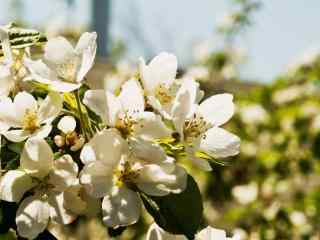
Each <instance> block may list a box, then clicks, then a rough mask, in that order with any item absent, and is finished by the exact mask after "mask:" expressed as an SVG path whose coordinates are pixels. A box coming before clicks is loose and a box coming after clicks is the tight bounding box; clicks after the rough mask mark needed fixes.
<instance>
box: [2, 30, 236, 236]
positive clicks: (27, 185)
mask: <svg viewBox="0 0 320 240" xmlns="http://www.w3.org/2000/svg"><path fill="white" fill-rule="evenodd" d="M9 36H10V29H8V28H1V29H0V37H1V38H0V40H1V43H2V49H3V53H4V60H3V61H2V62H0V81H1V84H0V92H1V101H0V126H1V132H0V133H1V135H2V136H4V138H3V142H2V146H1V151H2V155H1V159H2V162H1V167H2V169H3V170H2V177H1V181H0V199H1V200H3V201H7V202H15V203H17V206H18V210H17V212H16V219H15V222H16V226H17V233H18V234H19V235H20V236H22V237H25V238H28V239H34V238H36V237H37V236H38V235H39V234H40V233H41V232H43V231H44V230H45V229H46V228H47V226H48V223H49V221H53V222H56V223H59V224H69V223H71V222H73V221H74V220H75V219H76V218H77V216H79V215H90V214H98V215H99V214H100V211H99V212H98V213H92V212H89V211H90V209H91V208H92V206H91V205H99V206H100V207H99V209H101V215H102V221H103V222H104V224H105V225H106V226H107V227H109V228H119V227H125V226H128V225H131V224H134V223H136V222H137V221H138V219H139V217H140V214H141V208H142V205H145V207H146V209H147V210H148V212H149V213H150V214H151V215H152V216H153V217H154V219H155V221H156V222H157V223H159V225H160V226H161V227H163V228H164V229H165V230H170V229H171V232H174V233H179V234H185V235H186V236H188V238H193V237H194V235H195V234H196V232H197V230H198V229H199V225H200V221H198V222H197V220H198V219H197V218H196V217H195V218H194V219H195V220H196V221H195V223H194V226H193V228H194V229H195V230H194V231H191V230H190V229H188V230H183V231H180V232H179V231H178V232H177V231H173V230H172V227H171V226H168V223H164V222H163V221H160V220H159V218H157V217H156V216H158V215H159V214H160V215H161V219H167V218H169V217H171V215H170V214H168V213H165V212H164V211H162V205H161V204H165V203H166V201H169V203H170V201H171V200H170V199H171V198H173V199H175V201H176V202H177V201H183V198H185V197H186V195H187V194H191V195H192V194H199V193H198V189H197V187H196V186H194V185H193V182H194V181H193V180H190V179H191V178H192V177H191V176H189V175H188V173H187V171H186V170H185V168H184V166H183V164H181V163H180V162H181V160H182V159H185V160H186V161H189V160H190V162H191V163H192V164H193V165H194V166H196V167H198V168H199V169H202V170H205V171H210V170H211V169H212V166H211V164H210V161H214V160H215V159H216V158H224V157H228V156H233V155H236V154H237V153H238V151H239V143H240V140H239V138H238V137H237V136H235V135H233V134H231V133H229V132H227V131H226V130H224V129H223V128H222V127H221V126H222V125H223V124H225V123H226V122H227V121H228V120H229V119H230V118H231V117H232V115H233V113H234V104H233V97H232V95H231V94H218V95H214V96H211V97H209V98H206V99H204V100H203V96H204V93H203V91H201V90H200V89H199V84H198V83H197V82H196V81H195V80H193V79H190V78H184V79H177V78H176V74H177V68H178V64H177V59H176V57H175V56H174V55H172V54H169V53H160V54H159V55H158V56H156V57H155V58H154V59H153V60H151V61H150V62H149V63H148V64H146V63H145V61H144V60H143V59H141V60H140V65H139V69H138V73H137V74H135V75H134V76H132V77H131V78H128V79H126V80H125V81H123V82H121V84H119V85H118V87H115V88H113V89H112V90H111V89H110V88H108V87H106V88H105V89H96V90H90V89H88V88H87V87H86V84H85V83H84V82H85V80H86V75H87V73H88V71H89V70H90V69H91V68H92V66H93V64H94V59H95V54H96V48H97V46H96V38H97V35H96V33H84V34H83V35H82V36H81V37H80V39H79V41H78V43H77V44H76V46H75V47H73V46H72V45H71V44H70V43H69V42H68V41H67V40H66V39H65V38H63V37H57V38H53V39H50V40H49V41H48V42H47V43H46V45H45V47H44V54H43V55H41V56H33V55H31V54H30V51H28V49H24V48H20V49H13V48H11V46H10V37H9ZM22 71H23V74H22V73H21V72H22ZM12 149H13V150H12ZM8 152H14V154H15V155H14V157H13V158H12V159H11V158H10V157H9V156H8V155H6V153H8ZM191 197H193V196H191ZM195 198H196V199H200V203H198V204H199V206H200V207H199V211H200V213H199V214H198V215H199V218H201V216H202V202H201V197H198V196H196V197H195ZM177 199H178V200H177ZM179 199H181V200H179ZM173 204H175V203H173ZM155 205H158V206H155ZM176 207H177V208H179V206H176ZM156 210H158V212H156ZM172 211H176V210H172ZM157 214H158V215H157ZM192 214H193V212H190V215H191V217H192ZM168 215H169V216H168ZM173 216H175V215H173ZM178 217H179V216H178ZM172 219H173V221H174V217H173V218H172ZM172 219H171V220H172ZM177 224H179V222H178V221H177ZM200 234H201V233H200ZM201 239H203V238H201ZM205 239H209V238H205Z"/></svg>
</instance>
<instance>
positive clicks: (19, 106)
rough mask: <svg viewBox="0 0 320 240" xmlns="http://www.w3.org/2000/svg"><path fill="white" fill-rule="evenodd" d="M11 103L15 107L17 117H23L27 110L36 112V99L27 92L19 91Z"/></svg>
mask: <svg viewBox="0 0 320 240" xmlns="http://www.w3.org/2000/svg"><path fill="white" fill-rule="evenodd" d="M13 104H14V106H15V108H16V111H17V112H16V114H17V118H18V119H21V120H22V119H23V118H24V115H25V113H26V112H27V111H33V112H37V110H38V103H37V101H36V99H35V98H34V97H33V96H32V95H31V94H30V93H27V92H19V93H18V94H17V95H16V96H15V98H14V100H13Z"/></svg>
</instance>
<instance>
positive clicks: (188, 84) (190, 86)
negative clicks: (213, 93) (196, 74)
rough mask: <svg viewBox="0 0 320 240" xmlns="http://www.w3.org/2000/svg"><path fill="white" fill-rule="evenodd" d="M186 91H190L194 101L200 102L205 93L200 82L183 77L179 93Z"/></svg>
mask: <svg viewBox="0 0 320 240" xmlns="http://www.w3.org/2000/svg"><path fill="white" fill-rule="evenodd" d="M184 91H188V92H189V94H190V99H191V102H192V103H198V102H199V101H200V100H201V99H202V97H203V95H204V92H203V91H202V90H200V84H199V83H198V82H197V81H195V80H194V79H192V78H184V79H182V81H181V87H180V88H179V91H178V93H179V92H184Z"/></svg>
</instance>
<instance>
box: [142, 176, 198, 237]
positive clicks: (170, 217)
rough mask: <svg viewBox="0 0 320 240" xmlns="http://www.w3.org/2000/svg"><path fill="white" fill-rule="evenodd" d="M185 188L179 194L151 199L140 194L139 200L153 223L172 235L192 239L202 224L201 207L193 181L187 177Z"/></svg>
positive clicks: (195, 184) (196, 187)
mask: <svg viewBox="0 0 320 240" xmlns="http://www.w3.org/2000/svg"><path fill="white" fill-rule="evenodd" d="M187 181H188V182H187V188H186V190H185V191H184V192H182V193H180V194H169V195H167V196H164V197H152V196H147V195H146V194H144V193H141V194H140V195H141V199H142V201H143V204H144V206H145V208H146V209H147V211H148V212H149V213H150V215H152V217H153V218H154V220H155V222H156V223H157V224H158V225H159V226H160V227H161V228H163V229H164V230H165V231H167V232H170V233H172V234H183V235H185V236H186V237H187V238H188V239H194V236H195V234H196V232H197V231H198V229H199V226H200V224H201V222H202V217H203V205H202V198H201V194H200V190H199V188H198V185H197V183H196V182H195V180H194V179H193V178H192V177H191V176H190V175H188V180H187Z"/></svg>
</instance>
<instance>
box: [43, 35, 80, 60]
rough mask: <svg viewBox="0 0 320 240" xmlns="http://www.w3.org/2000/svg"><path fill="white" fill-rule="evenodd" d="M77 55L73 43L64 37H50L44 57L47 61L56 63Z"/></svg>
mask: <svg viewBox="0 0 320 240" xmlns="http://www.w3.org/2000/svg"><path fill="white" fill-rule="evenodd" d="M75 55H76V53H75V51H74V49H73V47H72V45H71V44H70V42H69V41H68V40H66V39H65V38H63V37H56V38H53V39H50V40H49V41H48V42H47V44H46V46H45V54H44V57H45V59H46V61H48V62H50V63H54V64H62V63H66V62H68V61H69V60H70V59H71V58H74V57H75Z"/></svg>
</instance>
